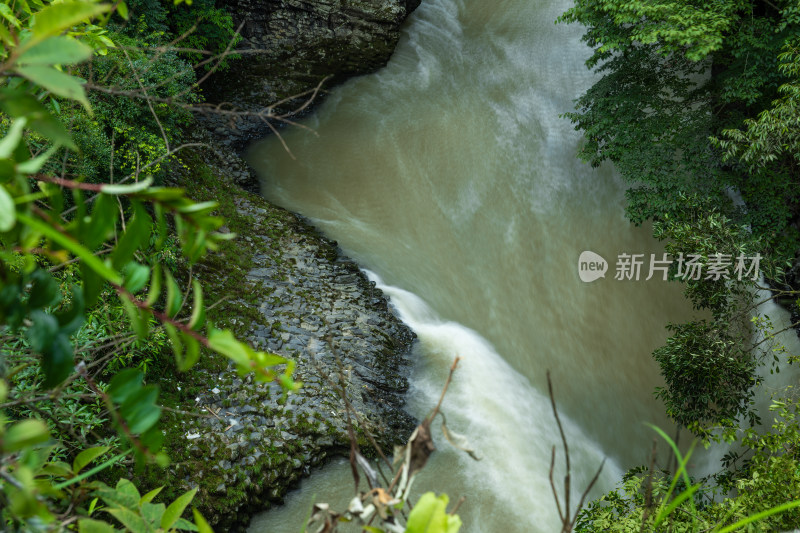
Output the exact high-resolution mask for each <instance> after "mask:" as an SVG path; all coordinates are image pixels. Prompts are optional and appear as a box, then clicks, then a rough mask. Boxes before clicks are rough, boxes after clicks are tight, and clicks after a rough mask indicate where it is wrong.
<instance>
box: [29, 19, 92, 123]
mask: <svg viewBox="0 0 800 533" xmlns="http://www.w3.org/2000/svg"><path fill="white" fill-rule="evenodd" d="M58 5H67V4H58ZM15 70H16V72H17V73H18V74H20V75H21V76H24V77H26V78H28V79H29V80H31V81H32V82H33V83H35V84H37V85H41V86H42V87H44V88H45V89H47V90H48V91H50V92H51V93H53V94H55V95H57V96H62V97H64V98H69V99H71V100H77V101H78V102H80V103H81V104H83V107H84V108H86V110H87V111H91V106H90V105H89V100H87V98H86V93H85V92H84V90H83V85H82V84H81V83H80V81H79V80H78V78H76V77H75V76H70V75H69V74H64V73H63V72H61V71H59V70H56V69H55V68H53V67H43V66H38V65H32V66H19V67H17V68H16V69H15Z"/></svg>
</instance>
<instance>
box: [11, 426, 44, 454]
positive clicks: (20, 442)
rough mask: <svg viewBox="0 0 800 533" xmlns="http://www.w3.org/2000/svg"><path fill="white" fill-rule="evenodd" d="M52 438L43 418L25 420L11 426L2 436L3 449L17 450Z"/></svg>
mask: <svg viewBox="0 0 800 533" xmlns="http://www.w3.org/2000/svg"><path fill="white" fill-rule="evenodd" d="M49 438H50V433H49V432H48V430H47V425H45V423H44V422H42V421H41V420H33V419H31V420H23V421H22V422H17V423H16V424H14V425H13V426H11V427H10V428H9V429H8V431H6V434H5V435H4V436H3V438H2V444H3V451H4V452H6V453H11V452H16V451H18V450H21V449H23V448H27V447H29V446H33V445H34V444H39V443H41V442H45V441H47V440H48V439H49Z"/></svg>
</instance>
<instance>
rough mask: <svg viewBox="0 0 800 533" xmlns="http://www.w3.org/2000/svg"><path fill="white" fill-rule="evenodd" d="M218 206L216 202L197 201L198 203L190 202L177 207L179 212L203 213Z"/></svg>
mask: <svg viewBox="0 0 800 533" xmlns="http://www.w3.org/2000/svg"><path fill="white" fill-rule="evenodd" d="M218 206H219V203H217V202H213V201H211V202H199V203H190V204H188V205H185V206H183V207H179V208H178V212H179V213H184V214H189V213H194V214H205V213H209V212H211V211H213V210H214V209H216V208H217V207H218Z"/></svg>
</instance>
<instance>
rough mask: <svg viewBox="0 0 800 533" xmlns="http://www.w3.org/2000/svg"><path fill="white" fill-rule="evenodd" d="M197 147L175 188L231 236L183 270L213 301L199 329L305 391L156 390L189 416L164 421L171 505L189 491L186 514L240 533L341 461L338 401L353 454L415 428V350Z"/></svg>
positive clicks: (308, 234) (276, 213) (242, 170)
mask: <svg viewBox="0 0 800 533" xmlns="http://www.w3.org/2000/svg"><path fill="white" fill-rule="evenodd" d="M196 136H197V137H196V138H195V139H193V140H195V141H197V142H200V143H203V144H205V145H206V146H210V147H211V149H202V150H197V151H195V152H192V153H193V154H194V155H191V154H189V155H186V156H185V161H186V163H187V167H185V168H183V169H182V170H181V175H180V176H179V177H177V181H178V184H183V186H185V187H187V190H188V191H189V193H190V194H191V195H192V196H193V197H194V198H196V199H197V200H211V199H214V200H216V201H218V202H219V203H220V214H221V215H222V216H224V217H225V220H226V225H227V227H226V229H227V230H230V231H234V232H236V233H237V234H238V235H239V237H238V238H237V239H236V240H235V241H232V242H229V243H225V244H224V245H223V246H222V247H221V248H220V249H219V250H218V251H216V252H211V253H209V254H208V256H207V257H206V258H204V259H203V260H202V261H201V262H200V263H198V264H197V265H195V266H194V271H193V273H194V276H196V277H197V278H200V279H202V280H203V282H204V285H206V286H207V287H209V288H210V289H209V294H208V295H207V297H208V298H210V299H211V300H214V301H222V302H221V305H220V306H219V307H217V308H216V309H214V310H210V311H209V318H210V319H212V320H214V322H215V323H216V324H218V325H222V326H225V327H231V328H233V329H234V330H235V331H236V334H237V336H238V337H239V338H242V339H246V340H247V341H249V344H250V345H251V346H253V347H254V348H256V349H260V350H266V351H270V352H273V353H277V354H281V355H283V356H286V357H288V358H290V359H292V360H293V361H294V362H295V363H296V367H295V371H294V377H295V379H296V380H298V381H302V382H303V386H302V388H300V390H299V391H297V392H294V393H292V394H290V395H289V396H288V397H285V396H284V394H283V393H282V390H281V387H280V385H279V384H278V383H275V382H270V383H259V382H256V381H254V380H253V376H252V375H245V376H240V375H239V374H238V373H237V371H236V369H235V368H234V367H233V366H232V365H231V364H229V363H228V362H227V361H226V360H224V359H223V360H222V361H221V364H220V363H217V364H216V365H215V364H210V365H207V366H205V367H202V368H197V369H195V370H193V372H191V373H189V374H188V375H186V376H183V377H181V378H179V379H178V380H177V381H173V380H172V379H171V378H170V377H169V376H165V378H164V379H163V381H162V382H161V383H160V386H161V388H162V391H163V392H164V393H166V394H168V395H169V396H170V397H179V398H180V400H179V401H178V405H181V406H185V405H187V404H189V405H192V407H193V408H194V409H193V410H194V411H195V412H197V413H199V414H200V415H201V416H197V415H193V416H189V415H186V414H185V413H184V410H185V409H181V410H180V411H174V412H173V411H171V412H168V413H166V414H165V417H166V424H165V426H166V428H165V429H167V437H166V451H167V453H168V455H169V456H170V457H171V459H172V461H173V463H172V465H171V466H170V467H169V472H168V474H167V479H168V480H169V483H168V485H169V486H168V489H167V492H169V496H170V497H173V498H174V497H175V496H177V495H178V494H180V493H183V492H185V491H186V490H189V489H191V488H197V489H198V492H197V495H196V497H195V501H194V505H197V506H198V507H199V508H200V509H201V511H202V512H203V514H204V516H205V517H206V518H207V519H208V520H209V521H210V522H211V523H212V524H213V525H214V526H215V527H216V528H217V530H219V531H243V530H244V526H246V524H247V522H248V521H249V518H250V517H251V516H252V515H253V514H255V513H256V512H260V511H264V510H266V509H268V508H269V507H270V506H271V505H275V504H279V503H281V501H282V498H283V496H284V494H285V493H286V491H287V490H289V489H290V488H291V487H292V486H293V485H294V484H295V483H296V482H297V481H298V480H299V479H300V478H301V477H303V476H305V475H308V474H309V473H310V471H311V469H312V468H314V467H315V466H319V465H321V464H322V463H324V462H325V461H326V460H327V458H329V457H331V456H333V455H337V454H338V455H346V454H347V452H348V451H349V437H348V428H347V419H348V416H347V410H346V406H345V403H344V402H343V401H342V399H341V395H340V391H341V390H343V391H344V392H345V393H346V396H347V399H348V402H349V404H350V405H351V406H352V409H353V410H354V411H355V413H356V414H357V415H352V414H351V419H352V422H353V426H354V429H355V430H356V433H357V435H358V438H359V441H360V443H361V444H362V446H364V449H365V450H366V449H368V448H369V444H368V443H367V441H366V440H365V434H366V433H365V432H366V431H369V432H370V434H371V435H373V436H374V437H375V438H376V439H377V441H378V442H379V444H380V445H381V447H382V448H383V449H384V450H386V451H387V452H388V451H390V450H391V449H392V445H393V444H398V443H402V442H404V441H405V440H406V439H407V438H408V436H409V434H410V433H411V431H412V430H413V428H414V425H415V422H414V420H413V419H412V418H411V417H410V416H409V415H408V414H407V413H406V412H405V410H404V403H405V402H404V395H405V392H406V390H407V388H408V380H407V377H408V374H409V369H410V359H409V354H410V350H411V346H412V343H413V341H414V338H415V336H414V333H413V332H411V330H409V328H408V327H407V326H406V325H405V324H403V323H402V322H401V321H400V320H399V319H398V318H397V316H396V315H395V314H394V313H393V311H392V309H391V308H390V306H389V305H388V302H387V300H386V298H385V296H384V295H383V293H382V292H381V291H380V290H378V289H376V288H375V285H374V283H372V282H370V281H369V280H368V279H367V278H366V276H365V275H364V273H363V272H361V270H359V268H358V266H357V265H356V264H355V263H353V262H352V261H351V260H349V259H348V258H346V257H344V256H342V255H341V253H340V251H339V249H338V247H337V245H336V243H335V242H332V241H330V240H328V239H326V238H325V237H323V236H322V235H320V234H319V233H318V232H317V230H315V229H314V228H313V227H312V226H310V225H309V224H307V223H306V222H305V221H304V220H303V219H302V218H301V217H299V216H298V215H295V214H293V213H290V212H288V211H286V210H284V209H281V208H279V207H275V206H273V205H270V204H269V203H268V202H267V201H266V200H264V199H263V198H261V197H259V196H257V195H255V194H253V193H250V192H247V191H245V190H243V189H241V188H240V187H238V186H236V185H235V184H234V183H235V182H237V181H241V180H242V179H243V178H242V175H246V174H247V173H248V172H249V171H248V169H247V167H246V165H245V163H244V162H243V161H242V160H241V159H240V158H239V157H238V156H237V155H236V154H235V153H234V152H233V151H232V150H231V149H230V148H226V147H220V146H216V147H214V146H213V145H212V144H211V143H210V142H209V141H210V140H209V138H208V136H207V135H205V132H202V131H198V132H196ZM244 179H245V181H247V178H246V177H245V178H244ZM206 358H207V359H209V362H210V363H214V361H215V360H216V359H221V358H219V357H214V356H213V354H207V355H206ZM201 366H202V365H201ZM357 419H358V420H357ZM359 421H363V423H360V422H359ZM151 474H152V475H154V476H163V474H159V472H158V471H154V472H151ZM163 479H164V478H163V477H160V478H156V479H151V480H150V483H151V485H153V486H159V485H161V484H163ZM148 488H149V487H148Z"/></svg>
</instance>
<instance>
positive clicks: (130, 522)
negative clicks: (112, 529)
mask: <svg viewBox="0 0 800 533" xmlns="http://www.w3.org/2000/svg"><path fill="white" fill-rule="evenodd" d="M106 512H108V513H109V514H111V516H113V517H114V518H116V519H117V520H119V521H120V522H122V525H123V526H125V527H126V528H128V529H129V530H130V531H132V532H134V533H149V532H150V531H152V530H153V529H152V528H151V527H149V526H148V525H147V522H145V520H144V518H142V517H141V516H139V515H138V514H136V513H134V512H133V511H131V510H130V509H125V508H120V509H106Z"/></svg>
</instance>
